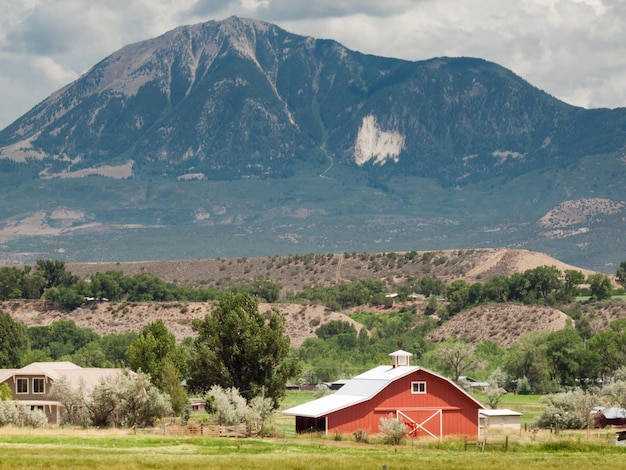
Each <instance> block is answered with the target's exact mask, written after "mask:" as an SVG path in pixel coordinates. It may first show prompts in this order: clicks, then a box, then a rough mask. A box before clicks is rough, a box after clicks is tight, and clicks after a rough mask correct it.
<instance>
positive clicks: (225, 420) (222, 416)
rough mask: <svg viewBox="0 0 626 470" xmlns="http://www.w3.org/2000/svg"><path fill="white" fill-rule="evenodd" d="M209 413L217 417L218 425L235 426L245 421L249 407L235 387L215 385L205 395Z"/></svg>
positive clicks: (206, 407)
mask: <svg viewBox="0 0 626 470" xmlns="http://www.w3.org/2000/svg"><path fill="white" fill-rule="evenodd" d="M205 400H206V406H205V409H206V411H207V413H209V414H213V415H215V416H216V418H217V421H218V423H220V424H224V425H227V426H235V425H237V424H241V423H243V422H244V421H245V418H246V414H247V413H248V407H247V404H246V399H245V398H243V397H242V396H241V395H240V394H239V390H237V389H236V388H234V387H230V388H222V387H220V386H219V385H213V386H212V387H211V389H210V390H209V391H208V392H207V394H206V395H205Z"/></svg>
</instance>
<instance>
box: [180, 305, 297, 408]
mask: <svg viewBox="0 0 626 470" xmlns="http://www.w3.org/2000/svg"><path fill="white" fill-rule="evenodd" d="M193 329H194V331H196V332H197V333H198V336H197V338H196V340H195V343H194V347H193V349H192V351H191V364H190V380H189V385H190V387H191V388H192V389H193V390H196V391H206V390H208V389H209V388H210V387H211V386H212V385H220V386H222V387H223V388H230V387H235V388H237V389H238V390H240V392H241V394H242V395H243V396H244V397H245V398H246V399H247V400H250V399H251V398H252V397H254V396H257V395H261V394H264V395H265V396H267V397H270V398H271V399H272V400H274V405H275V406H278V401H279V400H280V398H281V397H282V396H283V395H284V393H285V384H286V382H287V380H288V379H289V378H290V377H293V376H295V375H297V373H298V372H299V365H298V363H297V362H296V361H295V359H292V358H290V357H289V338H288V337H287V336H286V335H285V334H284V318H283V316H282V315H281V314H280V313H279V312H277V311H270V312H267V313H260V312H259V303H258V299H257V298H255V297H252V296H250V295H247V294H232V293H224V295H223V296H222V298H221V300H220V301H219V303H218V305H217V307H216V308H215V310H213V312H211V313H210V314H208V315H207V316H206V317H205V318H204V319H203V320H198V319H196V320H194V322H193Z"/></svg>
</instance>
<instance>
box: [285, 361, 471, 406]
mask: <svg viewBox="0 0 626 470" xmlns="http://www.w3.org/2000/svg"><path fill="white" fill-rule="evenodd" d="M419 370H423V371H425V372H427V373H429V374H431V375H434V376H435V377H439V378H442V379H444V380H446V381H447V382H449V383H450V384H452V385H453V386H454V387H456V388H457V389H458V390H460V391H461V392H462V393H463V394H465V395H467V396H468V397H470V398H471V399H472V400H473V401H475V402H476V403H477V404H478V406H479V407H480V408H483V406H482V405H481V404H480V403H478V402H477V401H476V399H474V397H472V396H471V395H469V394H468V393H467V392H465V390H463V389H462V388H460V387H459V386H458V385H456V384H455V383H454V382H452V381H451V380H450V379H447V378H445V377H443V376H441V375H439V374H436V373H435V372H432V371H429V370H427V369H424V368H423V367H419V366H402V367H391V366H378V367H375V368H373V369H371V370H368V371H367V372H364V373H362V374H360V375H357V376H356V377H354V378H353V379H352V380H349V381H348V382H346V384H345V385H344V386H343V387H341V388H340V389H339V390H337V391H336V392H335V393H333V394H332V395H327V396H325V397H322V398H318V399H317V400H313V401H310V402H307V403H303V404H302V405H298V406H294V407H293V408H289V409H287V410H284V411H283V414H285V415H288V416H305V417H307V418H319V417H320V416H325V415H327V414H329V413H332V412H334V411H338V410H341V409H343V408H347V407H349V406H353V405H356V404H357V403H362V402H364V401H367V400H369V399H371V398H373V397H374V396H376V395H377V394H378V393H379V392H380V391H381V390H383V389H384V388H385V387H386V386H387V385H389V384H390V383H391V382H394V381H395V380H398V379H399V378H401V377H404V376H406V375H409V374H411V373H413V372H417V371H419Z"/></svg>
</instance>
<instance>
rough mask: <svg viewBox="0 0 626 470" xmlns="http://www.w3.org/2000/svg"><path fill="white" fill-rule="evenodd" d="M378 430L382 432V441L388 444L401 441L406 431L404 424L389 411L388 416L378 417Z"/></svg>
mask: <svg viewBox="0 0 626 470" xmlns="http://www.w3.org/2000/svg"><path fill="white" fill-rule="evenodd" d="M378 430H379V431H380V432H381V433H382V434H383V442H384V443H385V444H389V445H398V444H400V443H402V441H403V439H404V437H405V436H406V434H407V432H408V428H407V426H406V424H404V423H403V422H402V420H401V419H400V418H394V417H393V415H392V414H391V413H390V414H389V418H380V426H378Z"/></svg>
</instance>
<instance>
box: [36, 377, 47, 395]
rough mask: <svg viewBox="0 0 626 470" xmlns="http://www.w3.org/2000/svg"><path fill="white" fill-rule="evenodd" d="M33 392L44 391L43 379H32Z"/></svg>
mask: <svg viewBox="0 0 626 470" xmlns="http://www.w3.org/2000/svg"><path fill="white" fill-rule="evenodd" d="M33 393H46V385H45V382H44V380H43V379H33Z"/></svg>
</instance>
